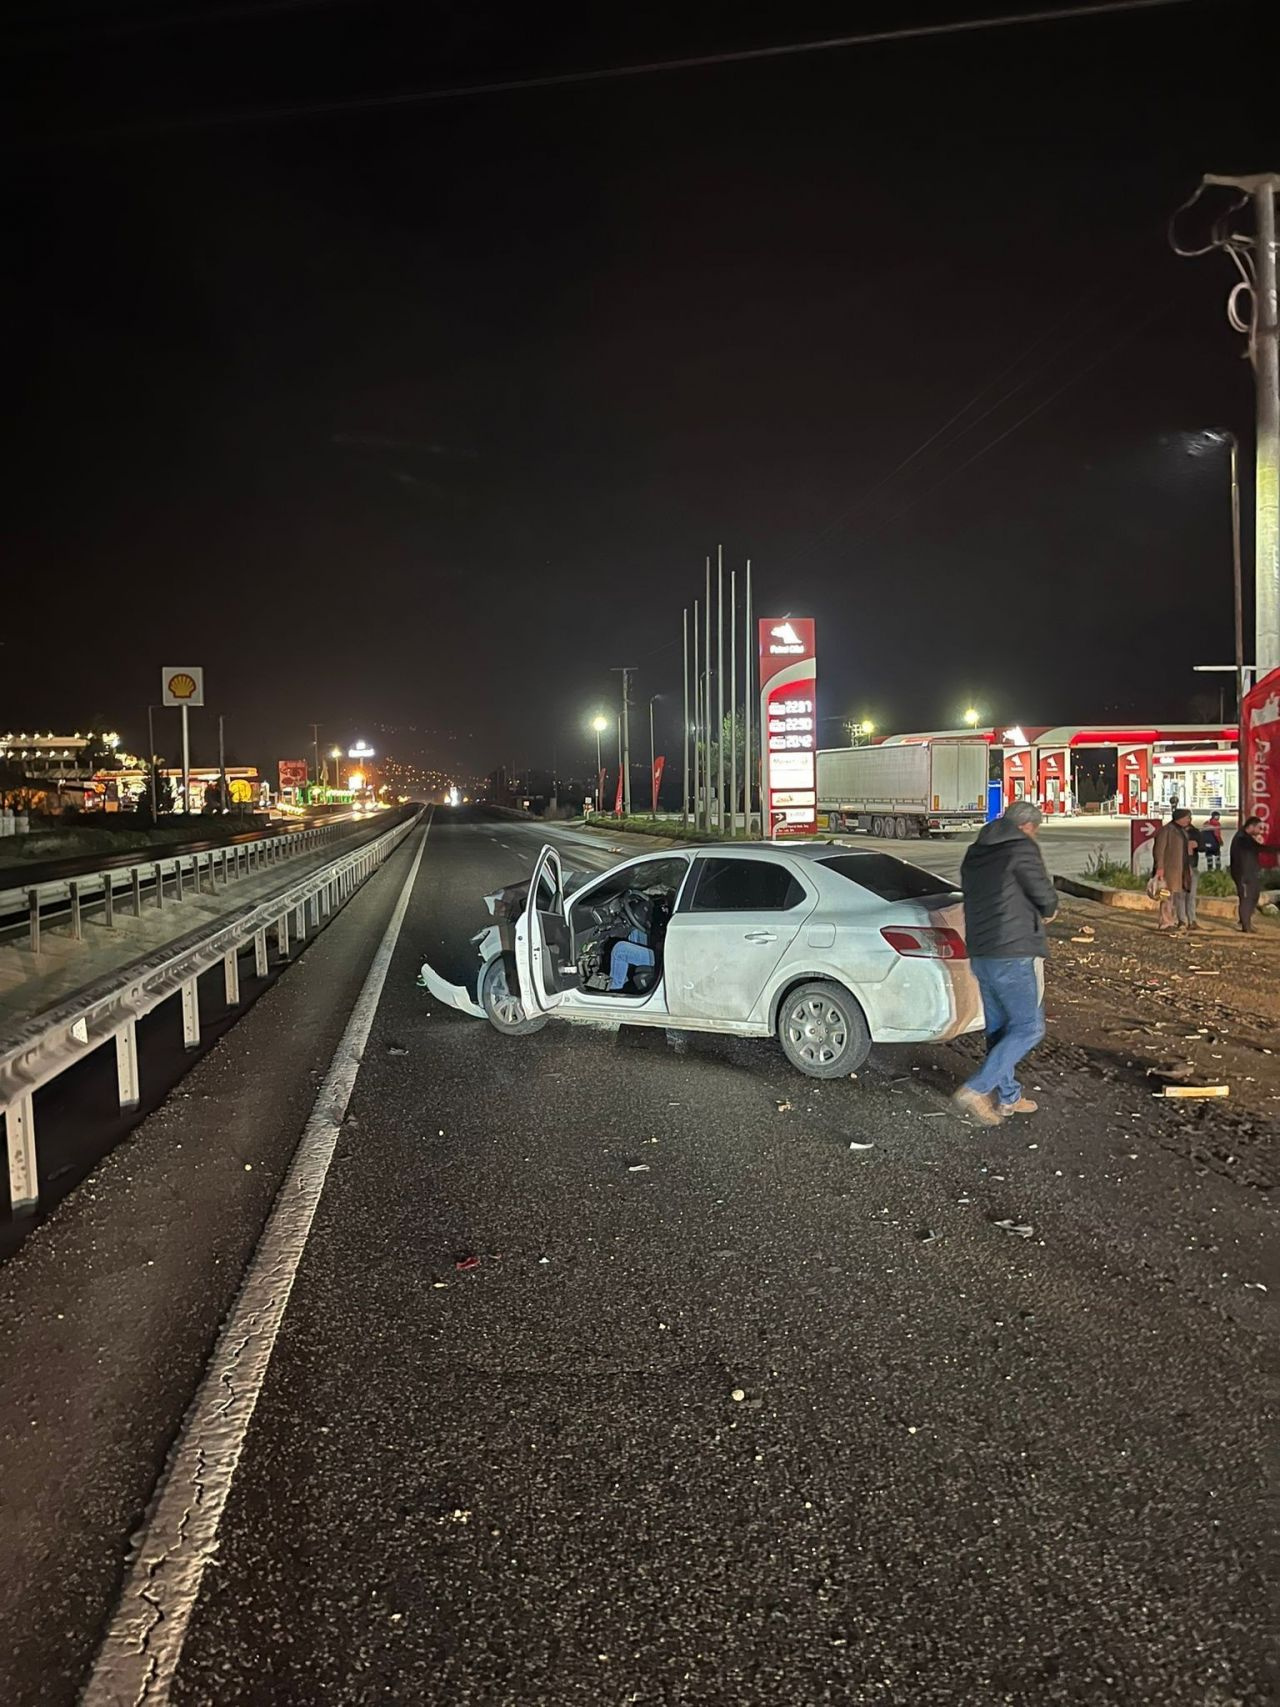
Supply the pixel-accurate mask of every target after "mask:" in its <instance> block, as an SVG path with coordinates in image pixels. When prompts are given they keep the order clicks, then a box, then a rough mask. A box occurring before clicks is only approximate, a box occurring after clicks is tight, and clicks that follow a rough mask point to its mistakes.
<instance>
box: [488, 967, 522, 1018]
mask: <svg viewBox="0 0 1280 1707" xmlns="http://www.w3.org/2000/svg"><path fill="white" fill-rule="evenodd" d="M489 992H490V995H491V997H492V1000H493V1011H494V1013H495V1014H497V1016H498V1018H499V1019H500V1020H501V1021H502V1023H503V1025H519V1023H520V1021H521V1020H522V1019H523V1018H524V1014H523V1012H522V1011H521V1008H520V1003H519V1002H518V1001H517V1000H516V998H515V997H514V996H513V995H512V994H511V988H510V986H509V984H508V983H507V974H506V969H505V968H500V969H499V970H498V971H497V972H495V973H494V975H493V977H492V979H491V980H490V982H489Z"/></svg>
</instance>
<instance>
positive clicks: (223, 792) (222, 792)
mask: <svg viewBox="0 0 1280 1707" xmlns="http://www.w3.org/2000/svg"><path fill="white" fill-rule="evenodd" d="M229 804H230V802H229V801H228V800H227V757H226V749H225V748H224V747H223V744H222V713H221V712H219V713H218V807H219V810H220V811H223V812H225V811H226V809H227V806H228V805H229Z"/></svg>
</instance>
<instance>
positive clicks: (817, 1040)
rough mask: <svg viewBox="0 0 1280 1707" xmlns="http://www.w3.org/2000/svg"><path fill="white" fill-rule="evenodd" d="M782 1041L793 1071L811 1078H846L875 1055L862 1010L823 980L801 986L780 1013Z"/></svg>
mask: <svg viewBox="0 0 1280 1707" xmlns="http://www.w3.org/2000/svg"><path fill="white" fill-rule="evenodd" d="M778 1042H779V1043H780V1044H781V1045H782V1052H783V1054H784V1055H785V1056H786V1057H787V1060H788V1061H790V1063H791V1065H792V1066H793V1067H798V1068H799V1069H800V1071H801V1072H802V1073H807V1074H808V1075H809V1077H810V1078H812V1079H843V1078H847V1077H848V1075H849V1074H850V1073H856V1072H857V1070H858V1068H859V1067H861V1065H862V1063H863V1062H864V1061H865V1060H866V1058H867V1056H868V1055H869V1054H870V1053H871V1033H870V1032H869V1031H868V1029H867V1021H866V1018H865V1016H864V1014H863V1012H862V1009H861V1008H860V1007H859V1006H858V1004H857V1002H855V1001H854V999H853V997H852V996H851V995H850V994H849V992H848V991H847V990H843V989H841V987H840V985H839V984H831V983H827V982H826V981H825V980H823V981H820V982H814V983H812V984H801V985H800V986H799V987H798V988H797V989H795V990H792V992H791V994H790V995H789V996H788V997H787V998H786V1000H785V1001H784V1002H783V1004H782V1006H781V1007H780V1008H779V1010H778Z"/></svg>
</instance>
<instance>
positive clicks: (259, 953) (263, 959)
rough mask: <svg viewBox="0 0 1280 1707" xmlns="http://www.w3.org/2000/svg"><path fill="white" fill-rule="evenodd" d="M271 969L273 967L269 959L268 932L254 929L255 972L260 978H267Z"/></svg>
mask: <svg viewBox="0 0 1280 1707" xmlns="http://www.w3.org/2000/svg"><path fill="white" fill-rule="evenodd" d="M270 969H271V962H270V961H269V960H268V959H267V933H266V931H254V933H253V970H254V973H255V974H256V975H257V977H259V978H265V977H266V975H267V973H268V972H269V971H270Z"/></svg>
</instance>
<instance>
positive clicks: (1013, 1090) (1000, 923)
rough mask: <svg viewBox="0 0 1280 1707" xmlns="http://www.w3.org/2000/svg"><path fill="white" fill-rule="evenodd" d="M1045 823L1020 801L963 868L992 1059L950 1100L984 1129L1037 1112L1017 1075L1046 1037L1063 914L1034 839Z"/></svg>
mask: <svg viewBox="0 0 1280 1707" xmlns="http://www.w3.org/2000/svg"><path fill="white" fill-rule="evenodd" d="M1041 822H1042V819H1041V814H1040V809H1039V807H1037V806H1034V805H1032V803H1031V802H1030V801H1029V800H1015V801H1014V803H1013V804H1012V806H1010V807H1009V808H1008V809H1007V811H1006V812H1005V814H1004V816H1003V817H1001V818H997V819H995V820H994V821H993V822H992V823H990V824H988V825H986V827H985V828H984V829H983V830H982V831H981V832H980V833H979V835H978V837H977V839H976V840H975V841H974V843H973V845H972V846H971V847H970V849H969V851H968V852H967V853H966V854H965V856H964V861H963V863H962V865H961V867H960V887H961V889H962V890H963V891H964V916H965V939H966V942H967V944H968V949H969V964H970V966H972V968H973V975H974V977H975V978H976V979H977V981H978V988H979V989H980V990H981V992H982V1008H983V1013H984V1014H985V1016H986V1027H987V1058H986V1060H985V1061H984V1062H983V1064H982V1066H981V1067H979V1069H978V1071H977V1072H976V1073H975V1074H974V1075H973V1076H972V1078H970V1079H969V1080H968V1081H967V1083H965V1084H963V1085H962V1086H961V1087H960V1089H959V1090H958V1091H957V1092H956V1094H955V1097H954V1099H953V1100H954V1101H955V1103H956V1106H957V1107H958V1108H960V1109H961V1110H962V1111H963V1112H964V1113H965V1114H971V1115H972V1116H973V1117H974V1119H975V1120H980V1121H981V1122H982V1124H983V1125H984V1126H995V1125H998V1124H999V1122H1000V1121H1001V1120H1002V1119H1003V1118H1004V1117H1005V1116H1006V1115H1010V1114H1034V1113H1035V1111H1036V1104H1035V1103H1034V1102H1032V1100H1031V1098H1030V1097H1027V1096H1024V1095H1023V1093H1022V1086H1021V1085H1020V1084H1019V1083H1018V1081H1017V1079H1016V1078H1015V1077H1014V1072H1015V1070H1016V1068H1017V1065H1018V1063H1019V1061H1021V1060H1022V1058H1023V1056H1024V1055H1027V1054H1029V1053H1030V1052H1031V1050H1032V1049H1034V1048H1035V1046H1036V1044H1037V1043H1039V1041H1040V1039H1041V1038H1042V1037H1043V1036H1044V957H1045V953H1046V946H1047V945H1046V939H1045V930H1044V927H1045V925H1046V923H1047V922H1048V921H1049V920H1050V919H1052V918H1054V917H1055V916H1056V914H1057V911H1058V894H1057V891H1056V890H1055V888H1054V887H1053V883H1052V881H1051V880H1050V877H1049V873H1048V872H1047V871H1046V870H1045V866H1044V860H1043V859H1042V858H1041V856H1040V850H1039V848H1037V846H1036V841H1035V838H1036V834H1037V832H1038V831H1039V828H1040V824H1041Z"/></svg>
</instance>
